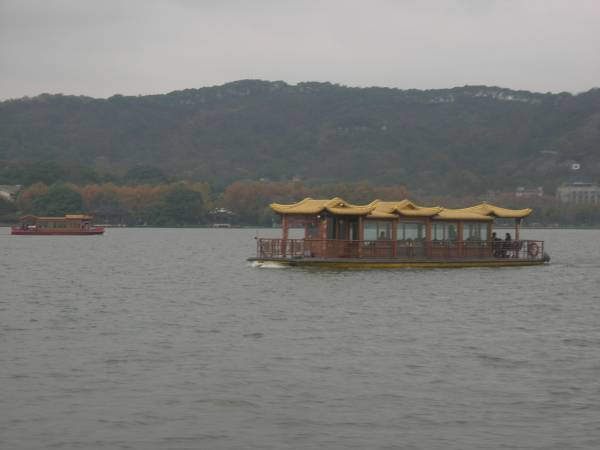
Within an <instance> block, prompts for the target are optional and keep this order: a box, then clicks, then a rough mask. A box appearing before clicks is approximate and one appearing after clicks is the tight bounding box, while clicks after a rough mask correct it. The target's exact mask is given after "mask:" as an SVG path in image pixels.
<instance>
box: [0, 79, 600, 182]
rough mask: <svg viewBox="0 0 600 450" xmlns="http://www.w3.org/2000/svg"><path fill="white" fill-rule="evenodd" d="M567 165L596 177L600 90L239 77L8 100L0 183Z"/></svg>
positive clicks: (466, 175)
mask: <svg viewBox="0 0 600 450" xmlns="http://www.w3.org/2000/svg"><path fill="white" fill-rule="evenodd" d="M572 161H576V162H579V163H580V164H581V165H582V170H581V172H580V174H579V176H580V177H585V178H586V179H590V180H595V181H600V89H592V90H590V91H588V92H585V93H582V94H578V95H571V94H567V93H562V94H540V93H531V92H525V91H512V90H508V89H502V88H497V87H486V86H467V87H460V88H453V89H443V90H425V91H421V90H399V89H388V88H376V87H373V88H349V87H343V86H339V85H334V84H330V83H299V84H297V85H289V84H286V83H284V82H267V81H255V80H245V81H238V82H233V83H229V84H225V85H222V86H216V87H208V88H202V89H187V90H183V91H176V92H172V93H169V94H165V95H149V96H138V97H129V96H121V95H115V96H113V97H110V98H108V99H94V98H89V97H77V96H63V95H48V94H44V95H40V96H38V97H34V98H23V99H18V100H9V101H4V102H1V103H0V184H3V183H4V184H8V183H21V184H28V183H31V182H33V181H38V180H41V181H45V182H52V181H53V179H58V178H60V179H63V180H70V181H75V182H80V183H81V182H93V181H99V180H110V179H116V178H115V177H117V178H118V177H123V176H125V174H127V173H128V171H129V173H132V172H131V170H132V169H134V171H135V170H136V169H135V168H136V167H137V168H138V169H140V168H142V169H141V172H144V171H145V172H144V173H150V174H153V173H154V174H159V175H160V176H162V174H163V173H164V174H166V175H167V176H168V177H170V178H171V179H191V180H204V181H208V182H211V183H212V184H213V185H215V186H216V187H217V188H219V187H222V186H225V185H227V184H229V183H231V182H232V181H235V180H239V179H259V178H268V179H271V180H279V179H290V178H292V177H295V176H297V177H300V178H301V179H303V180H304V181H305V182H307V183H313V182H314V183H327V182H334V181H357V180H367V181H370V182H373V183H376V184H378V185H385V184H404V185H406V186H408V188H409V189H411V190H415V191H416V190H421V191H424V192H430V193H436V192H437V193H440V192H444V193H454V194H464V193H480V192H485V191H486V190H488V189H502V190H510V189H512V188H513V187H515V186H520V185H531V186H534V185H535V186H537V185H543V186H545V187H546V188H547V189H552V188H553V187H555V186H556V184H558V183H559V182H561V181H563V180H565V179H568V178H569V176H570V174H569V164H570V163H571V162H572ZM156 169H160V170H156ZM161 171H162V172H161Z"/></svg>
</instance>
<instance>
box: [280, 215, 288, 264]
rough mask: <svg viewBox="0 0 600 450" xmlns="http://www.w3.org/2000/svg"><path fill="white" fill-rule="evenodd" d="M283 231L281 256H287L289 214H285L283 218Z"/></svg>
mask: <svg viewBox="0 0 600 450" xmlns="http://www.w3.org/2000/svg"><path fill="white" fill-rule="evenodd" d="M281 232H282V237H281V256H283V257H284V258H285V254H286V247H287V240H288V234H289V222H288V216H287V214H284V215H283V216H282V218H281Z"/></svg>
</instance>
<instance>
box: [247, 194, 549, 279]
mask: <svg viewBox="0 0 600 450" xmlns="http://www.w3.org/2000/svg"><path fill="white" fill-rule="evenodd" d="M270 206H271V209H273V211H275V212H276V213H277V214H279V215H280V216H281V223H282V231H283V233H282V234H283V235H282V237H281V238H280V239H264V238H257V242H256V244H257V248H256V252H257V254H256V257H252V258H248V260H249V261H251V262H253V263H254V264H255V265H258V266H262V265H271V264H273V263H276V264H277V265H280V264H283V265H291V266H313V267H328V268H444V267H488V266H492V267H496V266H531V265H539V264H544V263H545V262H548V261H549V260H550V257H549V256H548V255H547V254H546V253H544V242H543V241H537V240H522V239H521V238H520V231H521V222H522V220H523V218H525V217H527V216H528V215H529V214H531V212H532V210H531V209H529V208H527V209H518V210H515V209H506V208H500V207H497V206H494V205H491V204H488V203H482V204H480V205H476V206H472V207H469V208H462V209H449V208H442V207H423V206H418V205H416V204H414V203H413V202H411V201H409V200H402V201H396V202H394V201H380V200H375V201H373V202H371V203H369V204H367V205H353V204H350V203H348V202H346V201H344V200H342V199H341V198H337V197H336V198H333V199H331V200H315V199H311V198H306V199H304V200H302V201H300V202H298V203H294V204H290V205H283V204H277V203H273V204H271V205H270ZM496 218H503V219H514V220H515V229H514V240H513V239H512V238H511V239H510V240H509V239H507V240H500V239H497V238H496V237H495V233H494V232H493V230H492V227H493V223H494V219H496ZM292 227H304V237H303V238H302V239H290V238H289V230H290V228H292ZM508 237H509V236H508V233H507V238H508Z"/></svg>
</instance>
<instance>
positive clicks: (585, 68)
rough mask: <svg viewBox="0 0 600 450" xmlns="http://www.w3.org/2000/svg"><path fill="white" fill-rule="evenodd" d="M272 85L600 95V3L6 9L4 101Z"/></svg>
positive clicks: (408, 1)
mask: <svg viewBox="0 0 600 450" xmlns="http://www.w3.org/2000/svg"><path fill="white" fill-rule="evenodd" d="M245 78H260V79H266V80H284V81H286V82H289V83H297V82H299V81H331V82H334V83H340V84H346V85H351V86H389V87H398V88H403V89H406V88H419V89H428V88H444V87H453V86H462V85H465V84H486V85H498V86H503V87H509V88H513V89H526V90H532V91H541V92H546V91H552V92H558V91H570V92H580V91H585V90H588V89H590V88H592V87H597V86H600V0H564V1H561V0H447V1H434V0H395V1H394V0H380V1H378V0H372V1H366V0H365V1H354V0H344V1H341V0H319V1H311V0H307V1H286V0H254V1H243V0H220V1H219V0H120V1H119V0H0V99H6V98H16V97H22V96H25V95H29V96H33V95H37V94H40V93H43V92H50V93H59V92H61V93H64V94H83V95H90V96H94V97H107V96H110V95H112V94H115V93H120V94H125V95H137V94H149V93H164V92H169V91H173V90H177V89H185V88H197V87H202V86H210V85H215V84H222V83H225V82H229V81H234V80H239V79H245Z"/></svg>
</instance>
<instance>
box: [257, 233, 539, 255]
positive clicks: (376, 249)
mask: <svg viewBox="0 0 600 450" xmlns="http://www.w3.org/2000/svg"><path fill="white" fill-rule="evenodd" d="M256 245H257V247H256V253H257V257H258V258H359V259H360V258H366V259H442V260H444V259H457V258H459V259H468V258H471V259H482V258H490V259H501V258H510V259H525V260H541V259H543V257H544V242H543V241H535V240H515V241H482V240H466V241H449V240H444V241H440V240H433V241H425V240H403V241H391V240H385V239H379V240H362V241H358V240H340V239H270V238H257V241H256Z"/></svg>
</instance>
